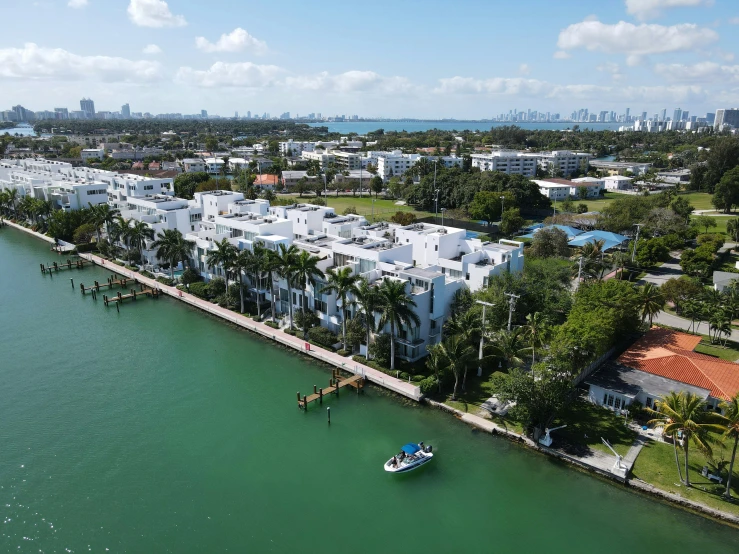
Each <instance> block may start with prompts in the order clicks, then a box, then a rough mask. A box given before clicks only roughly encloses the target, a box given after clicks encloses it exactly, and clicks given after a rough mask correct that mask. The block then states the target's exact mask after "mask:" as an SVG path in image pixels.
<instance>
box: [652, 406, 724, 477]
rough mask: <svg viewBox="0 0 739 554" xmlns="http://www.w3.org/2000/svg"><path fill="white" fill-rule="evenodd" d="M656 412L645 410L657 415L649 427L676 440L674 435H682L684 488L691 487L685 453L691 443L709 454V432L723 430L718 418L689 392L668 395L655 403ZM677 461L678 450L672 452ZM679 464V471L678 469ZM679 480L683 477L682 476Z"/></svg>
mask: <svg viewBox="0 0 739 554" xmlns="http://www.w3.org/2000/svg"><path fill="white" fill-rule="evenodd" d="M656 408H657V409H656V410H652V409H650V408H647V410H648V411H649V413H651V414H652V415H654V416H656V417H655V418H654V419H652V420H650V421H649V424H650V425H652V424H653V425H654V426H655V427H661V428H662V430H663V433H664V434H665V435H667V436H671V437H673V440H674V441H677V434H678V433H681V434H682V439H683V445H682V446H683V451H684V453H685V480H684V481H683V483H684V484H685V486H687V487H689V486H690V474H689V471H690V467H689V465H688V451H689V446H690V442H691V441H692V442H693V444H694V445H695V446H696V447H697V448H698V449H699V450H700V451H701V452H705V453H706V454H708V455H710V454H711V446H710V444H709V442H708V433H709V432H717V433H721V432H724V431H725V430H726V428H725V427H722V426H721V416H720V415H719V414H716V413H715V412H709V411H707V410H706V403H705V402H704V401H703V400H702V399H701V398H700V397H699V396H698V395H696V394H693V393H692V392H680V393H677V394H676V393H674V392H671V393H670V394H668V395H667V396H664V397H662V399H660V400H658V401H657V403H656ZM675 461H676V462H677V451H675ZM679 467H680V465H679V463H678V470H679ZM681 480H682V477H681Z"/></svg>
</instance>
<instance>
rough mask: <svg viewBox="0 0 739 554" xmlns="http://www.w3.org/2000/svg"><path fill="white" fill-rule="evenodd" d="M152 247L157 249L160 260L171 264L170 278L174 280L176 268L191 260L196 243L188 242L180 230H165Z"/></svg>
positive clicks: (158, 234) (160, 233)
mask: <svg viewBox="0 0 739 554" xmlns="http://www.w3.org/2000/svg"><path fill="white" fill-rule="evenodd" d="M151 247H152V248H156V249H157V251H156V257H157V258H158V259H160V260H166V261H167V262H169V276H170V278H171V279H174V266H175V265H177V262H179V261H182V262H185V261H186V260H188V259H189V258H190V254H191V253H192V249H193V248H194V247H195V243H194V242H193V241H191V240H186V239H185V237H184V236H182V233H181V232H180V231H179V230H178V229H164V230H163V231H161V232H159V233H157V240H155V241H154V242H153V243H152V245H151ZM183 267H184V263H183Z"/></svg>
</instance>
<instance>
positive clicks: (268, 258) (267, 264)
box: [255, 245, 280, 324]
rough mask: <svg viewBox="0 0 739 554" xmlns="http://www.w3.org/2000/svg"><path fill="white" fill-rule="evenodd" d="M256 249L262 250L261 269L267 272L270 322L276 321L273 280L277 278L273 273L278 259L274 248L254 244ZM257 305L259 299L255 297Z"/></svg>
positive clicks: (277, 265) (277, 267)
mask: <svg viewBox="0 0 739 554" xmlns="http://www.w3.org/2000/svg"><path fill="white" fill-rule="evenodd" d="M257 249H261V250H263V252H264V254H263V255H264V262H263V266H262V268H263V270H264V271H265V272H266V274H267V286H268V287H269V299H270V303H271V304H272V306H271V310H272V323H273V324H275V323H276V311H277V310H276V309H275V296H276V295H275V282H276V281H277V279H275V273H276V272H277V270H278V269H279V267H280V265H279V264H280V262H279V259H278V258H277V254H276V252H275V251H274V250H267V249H266V248H264V247H263V246H259V245H257V246H255V252H256V251H257ZM257 294H259V291H257ZM257 305H259V299H258V298H257Z"/></svg>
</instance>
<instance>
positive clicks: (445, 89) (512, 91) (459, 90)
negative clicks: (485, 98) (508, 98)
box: [434, 76, 551, 96]
mask: <svg viewBox="0 0 739 554" xmlns="http://www.w3.org/2000/svg"><path fill="white" fill-rule="evenodd" d="M439 83H440V85H439V87H438V88H436V89H435V90H434V92H437V93H442V94H481V93H484V94H502V95H522V96H537V95H541V94H546V92H547V90H548V89H549V88H550V87H551V85H549V84H548V83H546V82H545V81H539V80H537V79H524V78H521V77H515V78H505V77H494V78H492V79H474V78H472V77H459V76H456V77H450V78H445V79H439Z"/></svg>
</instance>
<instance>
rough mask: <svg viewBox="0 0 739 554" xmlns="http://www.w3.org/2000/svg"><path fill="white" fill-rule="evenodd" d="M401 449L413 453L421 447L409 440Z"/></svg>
mask: <svg viewBox="0 0 739 554" xmlns="http://www.w3.org/2000/svg"><path fill="white" fill-rule="evenodd" d="M401 450H402V451H403V452H405V453H406V454H415V453H416V452H418V451H419V450H421V447H420V446H418V445H417V444H413V443H412V442H409V443H408V444H406V445H405V446H404V447H403V448H401Z"/></svg>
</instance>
